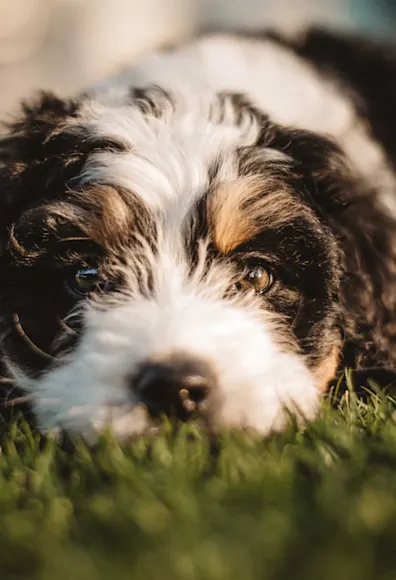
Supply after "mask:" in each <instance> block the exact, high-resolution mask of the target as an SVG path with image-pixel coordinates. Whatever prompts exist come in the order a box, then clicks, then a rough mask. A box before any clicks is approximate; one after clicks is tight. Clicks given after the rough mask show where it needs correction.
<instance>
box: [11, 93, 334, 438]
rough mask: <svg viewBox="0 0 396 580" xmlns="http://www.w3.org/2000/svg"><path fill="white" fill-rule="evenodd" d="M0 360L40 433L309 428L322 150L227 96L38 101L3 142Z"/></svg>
mask: <svg viewBox="0 0 396 580" xmlns="http://www.w3.org/2000/svg"><path fill="white" fill-rule="evenodd" d="M2 158H3V166H2V183H3V200H2V205H3V211H2V215H3V216H4V223H3V231H4V243H3V254H2V258H1V280H2V282H1V290H0V292H1V296H0V305H1V306H0V308H1V309H2V339H3V340H2V343H1V346H2V349H3V357H4V364H5V366H6V368H7V370H8V373H9V374H10V375H11V376H12V378H13V379H14V381H15V382H16V384H17V385H18V387H20V388H21V389H23V390H24V391H25V392H26V393H27V394H28V396H29V397H30V399H31V402H32V406H33V409H34V412H35V415H36V417H37V420H38V424H39V426H40V427H41V429H42V430H47V429H53V428H55V429H65V430H68V431H71V432H79V433H83V434H84V435H85V436H86V437H88V438H89V437H91V436H93V435H94V434H95V433H96V432H98V431H100V430H101V429H103V428H104V427H105V426H108V425H109V426H110V427H112V428H113V429H114V431H115V433H116V434H117V435H118V436H119V437H121V438H125V437H129V436H131V435H135V434H139V433H142V432H145V431H146V430H147V429H150V428H151V426H152V425H153V420H154V419H155V417H157V416H159V415H161V414H162V413H167V414H169V415H172V416H176V417H180V418H181V419H189V418H193V417H196V416H197V417H200V418H202V419H203V420H204V421H206V422H207V423H208V424H209V426H210V427H211V428H213V429H217V428H219V427H222V426H231V427H241V428H245V427H246V428H252V429H255V430H258V431H259V432H261V433H268V432H269V431H271V430H274V429H275V430H276V429H281V428H282V427H283V426H284V424H285V421H286V420H287V418H288V416H289V413H290V412H292V413H294V414H296V416H297V418H298V419H306V418H311V417H312V416H313V415H314V414H315V411H316V409H317V403H318V396H319V392H320V391H321V390H323V389H324V388H325V387H326V385H327V382H328V381H329V379H330V378H332V376H333V374H334V371H335V368H336V366H337V359H338V354H339V349H340V338H339V331H338V327H339V313H338V306H337V292H338V285H339V270H338V260H339V249H338V246H337V243H336V240H335V238H334V237H333V235H332V233H331V230H330V228H329V226H328V223H327V222H328V219H327V215H328V214H329V213H331V212H336V211H337V208H338V207H339V206H342V201H341V199H342V190H343V187H344V182H343V181H342V180H343V179H344V168H343V165H342V158H341V154H340V152H339V151H337V149H336V147H335V146H334V145H333V144H331V143H330V142H327V141H325V140H324V139H323V138H320V137H317V136H315V135H311V134H307V133H300V132H295V131H294V132H292V131H288V130H286V129H282V128H279V127H276V126H274V125H273V124H271V122H270V120H268V119H267V118H266V117H265V116H264V115H262V114H261V113H260V112H259V111H257V110H255V109H254V108H253V107H252V106H251V105H250V103H249V102H248V101H247V100H245V99H243V98H241V97H240V96H237V95H229V94H221V95H218V96H217V97H216V99H213V98H211V99H208V100H205V99H202V100H198V99H197V101H196V102H194V103H192V102H185V101H184V100H183V98H182V96H181V95H168V94H165V93H164V92H162V91H160V90H159V89H150V90H147V91H134V92H133V93H132V94H131V95H130V96H129V98H128V100H126V101H125V102H123V103H118V105H117V106H108V105H107V106H104V105H101V104H100V103H98V102H96V101H94V100H92V99H90V98H88V97H84V98H82V99H81V100H80V101H78V102H68V103H66V102H62V101H60V100H57V99H55V98H54V97H51V96H49V95H44V96H42V98H41V100H40V101H39V102H37V103H35V104H33V105H32V106H25V110H24V115H23V117H22V119H21V121H20V122H18V123H15V124H14V125H13V126H12V127H11V129H10V136H9V137H8V138H7V139H5V140H4V142H3V152H2Z"/></svg>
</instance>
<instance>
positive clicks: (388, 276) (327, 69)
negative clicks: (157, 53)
mask: <svg viewBox="0 0 396 580" xmlns="http://www.w3.org/2000/svg"><path fill="white" fill-rule="evenodd" d="M278 41H279V42H282V44H283V45H284V46H287V47H288V48H289V49H290V50H293V51H295V52H296V53H297V54H298V55H300V56H302V57H303V58H305V59H306V60H307V61H309V62H311V63H313V65H314V66H316V67H317V68H318V69H319V70H320V71H322V73H323V75H331V77H332V78H334V77H335V78H336V79H337V82H339V83H340V84H341V85H342V87H343V90H344V91H346V92H347V93H348V94H349V95H350V96H351V99H352V101H353V103H354V106H355V107H356V110H357V112H358V114H359V116H360V117H361V118H362V119H365V120H366V122H367V125H368V127H369V130H370V132H371V134H372V135H373V137H375V138H376V139H377V140H378V141H379V142H380V143H381V144H382V146H383V147H384V149H385V150H386V153H387V156H388V159H389V161H390V163H391V164H392V166H393V167H394V168H395V170H396V140H395V138H394V135H395V134H396V113H395V112H394V103H395V102H396V50H395V49H394V48H389V47H382V46H378V45H374V44H372V43H370V42H369V41H363V40H357V39H351V38H343V37H341V36H335V35H333V34H330V33H326V32H320V31H312V32H310V33H309V34H307V35H306V36H305V37H304V39H303V40H302V41H299V42H294V43H292V42H289V41H286V40H283V39H282V40H280V39H278ZM130 94H131V100H132V101H133V102H134V104H135V105H136V106H137V107H139V108H140V110H141V111H142V112H143V113H144V114H148V115H153V116H155V117H156V118H159V117H161V115H162V113H163V111H164V109H166V108H172V107H173V103H172V98H171V96H170V95H169V94H168V93H166V92H165V91H162V90H161V89H152V90H143V89H142V90H140V89H139V90H138V89H134V90H133V91H131V93H130ZM222 97H223V98H224V99H229V98H230V95H227V94H224V95H220V96H219V99H220V100H221V98H222ZM83 101H84V96H81V97H80V98H79V99H76V100H70V101H63V100H60V99H58V98H56V97H54V96H52V95H50V94H42V95H41V96H40V97H39V99H38V100H37V101H36V102H33V104H31V105H24V106H23V111H22V115H21V117H20V120H19V121H17V122H15V123H13V124H11V125H10V126H9V127H8V131H9V136H8V137H7V138H5V139H4V140H3V142H2V143H1V145H0V161H1V168H0V187H1V191H0V231H1V238H2V254H1V257H0V280H1V283H0V317H1V325H0V329H1V331H2V333H3V336H4V338H3V341H2V345H1V348H2V350H3V353H4V354H6V355H7V356H12V357H13V358H14V359H15V360H17V362H18V364H19V365H20V366H22V367H24V368H25V367H26V368H28V369H29V372H31V374H32V375H34V376H36V375H37V374H40V373H41V372H43V370H44V369H45V368H46V367H47V366H48V364H50V363H49V357H51V356H53V355H54V354H56V348H57V346H56V343H55V346H54V339H55V337H56V335H57V334H58V333H59V328H60V324H61V323H60V320H62V319H63V318H64V317H65V316H66V314H67V313H68V312H69V311H70V310H71V309H72V308H73V306H75V304H76V303H77V302H78V300H79V298H78V297H76V296H75V295H73V294H72V293H70V291H69V289H68V288H67V284H66V283H65V282H67V276H68V275H69V274H68V273H69V272H71V273H72V272H73V271H74V270H75V269H76V267H78V265H81V263H83V264H89V263H90V260H96V261H97V262H98V263H99V262H101V263H102V267H103V268H106V259H107V258H108V257H109V256H110V255H111V256H114V255H116V254H117V257H118V259H122V255H120V250H119V249H120V247H121V244H120V243H119V242H120V240H119V238H118V237H117V236H118V235H119V233H118V232H115V231H112V232H106V235H104V236H103V239H102V240H98V239H96V238H95V236H94V235H91V232H93V231H94V230H95V227H96V226H97V221H96V222H95V220H99V221H100V220H101V219H103V215H102V214H103V212H105V211H106V209H105V205H101V203H99V202H98V201H97V200H96V201H95V202H93V201H92V199H93V198H92V197H90V196H89V195H88V197H87V199H86V200H83V196H81V195H80V193H81V192H79V190H78V186H79V184H78V183H76V187H75V188H74V189H73V191H72V190H71V188H70V183H72V182H73V180H74V179H75V178H76V176H78V174H79V173H80V172H81V170H82V168H83V166H84V164H85V162H86V160H87V158H88V157H89V155H91V154H92V153H94V152H96V151H100V150H101V151H103V150H111V151H116V152H118V153H120V154H122V153H123V152H125V151H126V150H127V149H128V146H127V145H126V144H125V143H122V142H118V141H116V140H114V139H107V138H104V139H91V138H90V136H89V135H88V134H87V132H86V131H85V130H84V128H83V126H82V125H80V124H79V123H71V122H70V120H75V119H76V118H77V117H78V114H79V111H80V107H81V105H82V102H83ZM232 102H233V106H234V107H235V108H236V109H237V110H238V108H239V109H240V111H241V113H242V112H246V110H248V111H249V114H250V115H252V116H254V117H256V118H257V120H258V122H259V123H260V126H261V127H262V130H261V133H260V136H259V139H258V140H257V142H256V143H255V144H254V145H253V146H252V148H251V149H249V148H246V149H245V150H242V151H240V152H239V160H240V163H239V168H238V169H239V173H240V174H241V175H250V174H252V175H253V174H254V175H261V174H262V175H263V179H265V173H263V170H262V167H261V166H260V162H259V161H257V156H255V155H254V152H255V151H256V150H257V148H259V149H261V148H273V149H275V150H278V151H281V152H283V153H286V154H287V155H288V156H289V157H290V159H291V160H292V161H291V163H290V165H288V166H287V168H286V169H282V170H281V169H279V171H278V177H279V180H281V181H282V182H283V183H286V184H287V185H288V187H289V188H290V191H293V195H294V196H295V197H296V198H297V199H298V201H299V203H300V204H301V207H302V208H303V209H302V212H301V215H298V216H297V217H296V218H295V219H293V220H291V221H290V223H289V224H288V225H287V226H284V227H282V228H273V229H267V230H266V231H265V232H264V231H263V232H260V233H259V234H258V235H257V236H256V237H255V238H254V239H250V240H249V241H248V242H246V243H244V244H242V245H240V246H238V247H237V248H235V249H234V250H233V253H232V255H230V256H227V257H226V259H227V260H229V261H230V260H231V261H234V262H236V263H238V261H241V260H243V259H244V258H245V257H246V256H248V255H249V254H251V253H252V252H256V253H257V252H260V253H261V254H265V255H266V254H269V253H270V254H271V256H270V259H271V260H272V263H273V267H274V269H276V273H277V280H278V281H279V282H278V286H277V287H276V292H272V294H271V293H270V292H269V293H268V295H267V296H265V297H264V298H263V304H264V306H265V307H266V308H268V309H271V310H273V311H276V312H280V313H282V314H284V315H286V316H287V317H288V318H289V320H290V328H291V332H292V333H293V335H294V337H295V338H296V339H297V341H298V343H299V346H300V347H301V351H302V353H303V355H304V356H307V357H308V359H309V361H310V363H309V364H310V365H311V366H313V367H315V366H318V365H321V364H323V363H324V362H325V360H326V357H328V356H330V355H331V354H332V352H333V350H334V349H336V350H338V349H339V343H340V342H341V341H342V349H341V357H340V366H339V370H341V369H342V368H343V367H344V365H347V366H352V367H354V368H357V369H359V370H364V369H370V372H371V370H372V369H377V370H380V371H386V372H387V373H389V374H387V378H389V377H391V378H392V379H393V378H394V375H393V370H394V369H395V370H396V348H395V347H396V221H395V220H394V218H392V217H391V216H390V215H388V214H387V212H386V211H385V209H384V208H383V207H382V206H381V205H380V204H379V203H378V202H377V201H376V194H377V192H375V191H373V190H372V188H371V187H369V186H368V185H367V184H366V183H365V182H364V180H362V179H359V178H357V177H356V175H355V174H354V173H353V172H352V171H351V170H350V168H349V167H348V164H347V162H346V160H345V157H344V154H343V152H342V150H341V149H340V148H339V147H338V146H337V145H336V144H335V143H333V142H332V141H331V140H329V139H326V138H325V137H322V136H319V135H316V134H313V133H309V132H307V131H302V130H298V129H295V128H288V127H281V126H279V125H276V124H275V123H273V122H272V121H271V119H269V118H268V117H266V116H265V114H264V113H262V112H260V111H258V110H257V109H256V108H255V107H254V106H253V105H251V103H250V102H249V100H248V99H247V98H246V97H244V96H243V95H233V96H232ZM242 118H243V115H241V119H242ZM216 121H217V122H218V123H220V122H221V116H220V117H219V118H217V119H216ZM238 122H239V121H238V118H236V123H238ZM266 169H267V170H268V167H267V168H266ZM217 172H218V167H217V166H216V163H214V164H213V167H212V168H211V171H210V180H211V182H212V183H214V182H215V181H216V176H217ZM89 185H91V184H88V186H89ZM86 187H87V186H86ZM210 194H211V191H208V193H207V195H206V196H205V197H204V198H203V199H202V200H201V201H200V202H199V205H198V206H197V208H196V209H197V211H196V214H195V215H194V216H193V220H192V221H193V227H191V229H190V232H189V233H188V235H186V246H187V245H190V249H191V253H192V255H193V253H194V251H196V248H197V242H198V240H199V238H201V237H204V236H208V235H209V234H210V233H211V232H210V225H209V219H208V215H207V200H208V198H209V196H210ZM92 195H93V194H92ZM100 195H101V196H102V197H100V199H101V200H102V201H103V200H104V194H103V192H102V193H101V194H100ZM112 195H116V196H118V197H119V198H120V199H121V200H122V201H123V202H124V201H125V196H124V195H123V192H122V191H118V192H111V191H109V193H108V197H109V198H110V197H111V196H112ZM99 201H100V200H99ZM135 201H136V200H135ZM125 203H126V204H127V202H126V201H125ZM130 209H131V208H130ZM94 222H95V223H94ZM139 224H140V225H139ZM129 227H130V228H131V230H132V228H135V230H136V228H138V229H139V227H140V230H139V233H141V232H142V231H143V230H144V228H146V230H145V231H146V232H147V228H148V230H149V232H150V236H148V237H150V238H155V227H154V225H153V224H152V223H151V222H150V215H149V213H148V212H147V211H145V209H144V208H143V207H140V206H139V207H137V206H135V207H134V209H131V219H130V222H129V223H128V228H129ZM128 228H127V229H128ZM95 231H96V230H95ZM191 231H192V232H194V234H193V235H192V234H191ZM110 234H111V235H110ZM125 235H127V234H126V233H125ZM134 235H135V234H131V236H130V238H131V239H133V236H134ZM187 238H188V239H187ZM123 241H125V240H123ZM129 241H131V240H129ZM211 256H212V257H213V256H214V258H215V259H218V260H220V259H225V257H224V256H221V255H220V252H219V251H217V250H216V248H215V247H213V248H212V254H211ZM118 282H119V283H122V281H118ZM27 288H28V289H29V291H27ZM15 314H17V315H18V320H19V322H20V323H21V324H22V328H23V330H24V331H25V332H26V334H27V335H28V336H29V337H31V338H32V340H33V342H34V344H35V345H36V346H37V350H35V349H32V348H31V347H30V346H29V343H28V342H27V341H26V340H25V339H24V338H23V336H22V335H21V332H20V329H19V330H18V326H17V325H16V323H15V321H16V319H15ZM80 330H81V329H80V328H79V325H78V321H77V323H76V325H75V327H74V328H70V336H69V339H68V340H66V341H64V343H63V344H62V348H64V349H70V348H72V346H73V345H74V344H75V343H76V341H77V340H78V336H79V332H80ZM40 351H42V352H41V354H40ZM46 355H47V356H48V358H46Z"/></svg>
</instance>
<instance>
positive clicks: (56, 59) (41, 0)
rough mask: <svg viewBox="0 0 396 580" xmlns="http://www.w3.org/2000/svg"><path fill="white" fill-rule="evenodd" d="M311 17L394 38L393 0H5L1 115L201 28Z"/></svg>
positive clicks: (0, 13)
mask: <svg viewBox="0 0 396 580" xmlns="http://www.w3.org/2000/svg"><path fill="white" fill-rule="evenodd" d="M306 22H316V23H322V24H326V25H327V26H335V27H338V28H340V27H342V28H344V29H354V30H362V31H365V32H367V33H369V34H375V35H382V36H387V37H390V38H392V36H393V34H394V31H395V30H396V0H0V86H1V91H0V118H1V119H4V118H5V117H6V116H7V115H6V113H7V112H8V111H11V112H12V111H13V110H15V108H16V103H17V101H18V99H19V98H20V97H26V96H28V95H29V94H30V93H31V92H33V91H34V90H35V89H37V88H45V89H53V90H55V91H56V92H58V93H60V94H63V95H65V94H70V93H72V92H73V91H75V90H78V89H81V88H84V87H85V86H87V85H89V84H90V83H92V82H93V81H96V80H98V79H100V78H103V77H105V76H106V75H107V74H109V73H114V72H115V71H116V70H117V69H118V68H120V69H121V68H124V67H125V66H127V65H128V64H130V63H132V62H133V61H134V60H136V59H137V58H139V56H140V55H141V54H143V53H144V52H146V51H148V50H150V49H151V48H153V47H155V46H157V45H160V44H163V43H164V42H165V43H166V42H169V41H174V40H177V39H180V38H183V37H184V36H186V35H188V34H190V33H191V32H193V31H194V30H196V29H199V28H200V27H202V26H208V25H210V26H221V27H223V28H224V27H229V28H232V27H233V26H237V27H244V28H246V27H248V28H263V27H265V26H268V25H272V26H276V27H278V28H280V29H284V30H292V29H294V28H296V27H300V26H303V25H304V24H305V23H306Z"/></svg>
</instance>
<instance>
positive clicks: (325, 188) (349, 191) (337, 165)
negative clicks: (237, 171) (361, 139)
mask: <svg viewBox="0 0 396 580" xmlns="http://www.w3.org/2000/svg"><path fill="white" fill-rule="evenodd" d="M260 141H261V143H262V146H265V147H270V148H275V149H277V150H278V151H282V152H283V153H285V154H287V155H288V156H289V157H290V158H291V159H292V168H293V170H292V174H291V178H292V180H293V184H292V185H293V188H294V189H295V190H297V191H299V192H300V194H301V196H302V197H303V199H304V200H305V201H307V202H308V203H309V204H310V205H311V206H312V207H313V208H314V209H315V210H316V212H317V213H318V214H319V215H321V216H322V217H325V219H326V221H327V219H328V217H329V215H333V214H334V213H339V212H340V211H341V212H342V211H343V210H344V209H345V208H346V207H347V206H348V205H350V204H351V203H354V200H356V198H360V197H361V196H362V195H365V194H366V191H365V186H364V184H363V182H362V181H361V180H360V179H359V178H358V177H357V175H355V174H354V172H353V171H352V170H351V168H350V167H349V165H348V162H347V159H346V157H345V154H344V152H343V151H342V150H341V148H340V147H339V146H338V145H337V144H336V143H335V142H334V141H332V140H331V139H327V138H326V137H323V136H321V135H318V134H316V133H311V132H309V131H303V130H299V129H289V128H283V127H279V126H276V125H268V123H267V124H266V126H264V128H263V130H262V133H261V135H260Z"/></svg>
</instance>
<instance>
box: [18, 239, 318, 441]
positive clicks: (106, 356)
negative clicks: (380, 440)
mask: <svg viewBox="0 0 396 580" xmlns="http://www.w3.org/2000/svg"><path fill="white" fill-rule="evenodd" d="M171 246H172V244H170V245H169V244H165V247H166V248H167V249H165V250H163V251H162V252H161V254H160V256H159V257H158V259H157V263H156V267H155V291H154V295H153V297H152V298H143V297H142V296H141V295H138V294H136V293H135V290H134V281H133V271H131V270H130V269H129V270H128V275H129V276H130V277H131V280H130V293H131V295H130V296H128V295H127V294H125V295H124V296H119V297H118V298H117V296H116V295H114V303H113V304H112V305H111V306H106V307H105V308H100V307H99V308H97V307H94V306H93V305H91V306H87V307H86V310H85V314H84V333H83V337H82V339H81V341H80V343H79V345H78V346H77V347H76V349H75V350H74V352H73V353H72V355H70V359H69V360H68V361H65V362H63V363H62V364H61V365H60V366H59V367H54V368H53V369H51V370H49V371H48V372H47V373H46V374H45V375H44V376H43V377H42V378H40V379H38V380H32V379H29V378H27V377H25V376H23V375H22V374H21V372H20V371H19V370H17V369H13V372H14V376H15V377H16V379H17V381H18V384H19V385H20V386H21V387H23V388H24V389H25V390H27V391H28V392H29V393H31V394H32V398H33V406H34V411H35V413H36V416H37V418H38V421H39V424H40V426H41V428H42V429H43V430H47V429H53V428H55V429H56V428H62V429H66V430H68V431H70V432H79V433H80V432H81V433H83V434H84V435H85V436H86V437H87V438H89V439H91V438H92V436H93V435H94V433H95V432H96V431H98V430H99V431H100V430H102V429H103V428H104V427H105V426H106V425H109V426H111V427H112V428H113V429H114V431H115V433H116V434H117V435H118V436H119V437H121V438H123V437H127V436H130V435H131V434H136V433H140V432H144V431H145V430H146V429H148V428H149V421H148V419H147V417H146V416H145V414H144V412H143V411H142V408H141V407H140V406H139V405H138V399H137V396H136V394H135V393H134V392H133V388H132V386H131V385H130V377H131V376H132V375H133V373H134V372H135V371H136V369H137V367H138V365H139V364H141V363H143V362H146V361H148V360H150V359H153V358H154V359H155V358H157V357H164V356H166V355H170V354H172V353H175V352H186V353H188V354H189V355H190V356H194V355H196V356H197V357H199V359H203V360H205V361H207V362H209V363H210V364H211V365H212V367H213V368H214V369H215V371H216V374H217V378H218V387H217V388H216V389H214V390H213V393H211V394H210V395H209V398H208V420H209V421H210V424H211V425H212V427H213V428H219V427H221V426H232V427H242V428H244V427H246V428H251V429H254V430H256V431H258V432H259V433H262V434H266V433H268V432H270V431H272V430H278V429H281V428H282V427H284V425H285V423H286V422H287V420H288V411H290V412H291V413H293V414H294V415H296V416H297V417H299V419H300V420H301V419H302V418H306V419H311V418H312V417H313V416H314V414H315V412H316V409H317V404H318V398H319V392H318V389H317V386H316V384H315V380H314V378H313V376H312V374H311V373H310V372H309V371H308V370H307V368H306V366H305V364H304V361H303V359H302V358H301V357H300V356H299V355H297V354H290V353H289V352H288V351H287V350H288V349H287V347H286V346H285V345H283V344H282V342H281V339H280V337H281V336H282V333H280V332H279V326H278V323H277V321H276V319H274V315H270V314H265V313H263V312H262V311H261V310H260V307H259V304H258V303H256V299H254V298H252V297H249V298H246V297H245V298H244V299H241V298H238V299H235V301H234V302H233V301H226V300H224V299H223V296H222V294H223V291H224V286H225V285H226V284H227V280H226V278H225V276H224V272H223V271H222V270H219V269H217V268H218V267H216V268H214V269H213V270H212V271H210V272H209V273H208V274H207V275H206V277H204V278H203V277H202V272H200V271H199V269H198V270H197V271H196V272H195V274H193V275H192V276H190V275H188V274H187V270H188V268H187V264H186V263H185V262H183V260H181V256H180V254H178V253H177V252H176V253H175V252H174V251H173V250H174V248H176V247H177V244H176V243H174V247H173V249H172V247H171ZM11 370H12V367H11Z"/></svg>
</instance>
